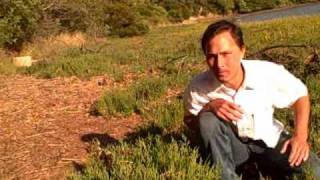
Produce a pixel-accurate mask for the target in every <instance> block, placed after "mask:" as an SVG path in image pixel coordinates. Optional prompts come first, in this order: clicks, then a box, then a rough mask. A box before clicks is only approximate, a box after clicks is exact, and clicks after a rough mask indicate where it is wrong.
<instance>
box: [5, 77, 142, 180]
mask: <svg viewBox="0 0 320 180" xmlns="http://www.w3.org/2000/svg"><path fill="white" fill-rule="evenodd" d="M115 86H117V84H116V83H114V82H113V81H112V80H110V79H108V78H107V77H105V76H99V77H93V78H91V79H90V80H80V79H78V78H76V77H71V78H54V79H37V78H34V77H32V76H23V75H15V76H0V179H64V178H65V177H66V175H67V174H68V173H70V171H71V170H72V169H73V168H72V162H74V161H84V160H85V158H86V155H87V153H88V152H87V149H88V146H89V144H90V141H91V140H92V139H94V138H99V139H101V138H103V139H105V141H106V142H105V143H108V142H112V141H117V140H119V139H121V138H123V137H124V136H125V135H126V134H127V133H130V132H132V131H133V130H134V129H135V128H136V127H137V126H138V125H139V124H140V123H141V122H142V120H141V118H140V117H139V116H137V115H133V116H131V117H129V118H123V119H121V118H120V119H104V118H102V117H99V116H92V115H90V113H89V110H90V107H91V106H92V104H94V102H95V101H96V100H97V99H98V98H99V97H100V96H101V94H102V92H103V91H104V90H106V89H109V88H116V87H115Z"/></svg>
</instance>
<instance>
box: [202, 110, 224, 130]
mask: <svg viewBox="0 0 320 180" xmlns="http://www.w3.org/2000/svg"><path fill="white" fill-rule="evenodd" d="M199 124H200V132H201V134H208V135H213V134H216V133H221V132H222V129H224V126H225V124H224V123H223V122H222V121H221V120H220V119H219V118H217V116H216V115H215V114H213V113H212V112H203V113H201V114H200V120H199Z"/></svg>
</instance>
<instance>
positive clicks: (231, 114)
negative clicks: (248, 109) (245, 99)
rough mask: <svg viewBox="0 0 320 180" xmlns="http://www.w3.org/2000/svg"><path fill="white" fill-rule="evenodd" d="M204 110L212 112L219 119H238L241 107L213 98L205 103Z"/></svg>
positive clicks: (240, 114) (241, 112) (240, 115)
mask: <svg viewBox="0 0 320 180" xmlns="http://www.w3.org/2000/svg"><path fill="white" fill-rule="evenodd" d="M204 108H205V110H208V111H211V112H213V113H214V114H215V115H216V116H218V117H219V118H220V119H223V120H225V121H228V122H230V121H238V120H239V119H241V118H242V114H243V111H242V110H241V108H240V107H239V106H238V105H236V104H234V103H231V102H229V101H226V100H224V99H215V100H212V101H210V102H209V103H207V104H206V105H205V107H204Z"/></svg>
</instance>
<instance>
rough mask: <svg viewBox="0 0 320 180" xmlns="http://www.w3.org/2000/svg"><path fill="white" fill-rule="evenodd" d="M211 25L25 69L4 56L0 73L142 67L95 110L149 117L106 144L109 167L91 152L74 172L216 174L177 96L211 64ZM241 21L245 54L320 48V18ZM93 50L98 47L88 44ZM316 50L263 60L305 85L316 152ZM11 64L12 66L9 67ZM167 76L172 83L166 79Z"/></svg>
mask: <svg viewBox="0 0 320 180" xmlns="http://www.w3.org/2000/svg"><path fill="white" fill-rule="evenodd" d="M208 23H209V22H203V23H198V24H193V25H184V26H171V27H163V28H158V29H154V30H152V32H151V33H149V34H147V35H145V36H143V37H135V38H126V39H117V38H114V39H109V40H108V42H107V43H106V44H105V47H104V48H103V49H102V50H101V51H100V52H89V51H83V50H81V49H80V48H73V49H66V50H64V51H62V52H60V53H58V54H56V55H55V56H54V57H52V58H51V60H50V61H47V62H45V63H41V64H38V65H35V66H33V67H31V68H27V69H18V70H16V69H14V68H12V67H11V66H10V65H9V64H4V63H3V62H0V72H6V73H15V71H17V72H19V73H28V74H33V75H37V76H40V77H55V76H70V75H76V76H80V77H90V76H94V75H99V74H109V75H110V76H112V77H114V78H115V79H117V80H119V81H121V80H122V79H121V77H123V74H125V73H128V72H133V73H143V74H144V75H143V76H142V77H141V78H140V79H138V80H137V81H136V82H135V84H132V85H131V86H130V87H129V88H128V89H126V90H122V91H118V90H110V91H108V92H106V93H105V96H103V97H102V98H101V100H100V101H99V102H98V103H97V105H96V109H94V111H96V113H100V114H102V115H106V116H110V115H111V116H128V115H130V113H132V112H137V113H140V114H141V115H142V116H143V118H144V119H145V120H146V122H147V123H146V124H145V125H144V126H143V127H141V128H140V129H138V130H137V132H136V133H134V134H133V135H131V136H130V138H129V140H125V141H124V142H123V143H120V144H116V145H112V146H109V147H106V148H103V149H102V151H104V152H107V153H108V154H109V155H110V156H108V159H112V166H107V169H105V167H104V166H103V165H102V164H101V163H102V161H100V160H97V155H96V154H95V153H93V155H92V158H91V160H90V162H89V163H88V165H87V166H86V168H85V171H84V173H83V174H78V175H74V176H72V177H71V178H73V179H87V178H88V177H91V178H93V177H98V178H115V179H128V178H131V179H141V178H143V179H159V178H161V179H166V178H169V179H181V178H184V179H203V178H204V177H207V178H208V179H212V178H213V177H218V176H217V174H218V173H219V172H218V171H212V169H211V168H210V167H209V166H208V165H206V164H203V165H202V164H201V163H200V164H199V163H196V161H197V159H198V157H197V153H194V151H195V150H194V149H192V148H190V147H189V146H186V143H187V141H186V140H185V134H187V133H188V132H187V131H185V130H184V129H183V127H182V124H183V123H182V118H183V110H182V102H181V96H180V95H179V92H180V93H181V91H182V89H183V87H184V86H185V85H186V84H187V83H188V81H189V80H190V79H191V77H192V75H193V74H195V73H197V72H199V71H201V70H203V69H204V68H206V67H205V63H204V61H203V55H202V53H201V50H200V46H199V41H200V37H201V33H202V32H203V31H204V29H205V27H206V26H207V24H208ZM242 26H243V28H244V36H245V41H246V44H247V47H248V48H247V49H248V54H249V57H248V58H261V55H254V52H257V51H258V50H260V49H262V48H264V47H267V46H271V45H279V44H289V45H293V44H304V45H316V46H318V47H320V32H319V31H318V29H319V28H320V17H305V18H302V17H301V18H290V19H284V20H276V21H270V22H263V23H250V24H243V25H242ZM99 46H100V45H99ZM90 48H97V47H96V46H94V45H91V46H90ZM318 50H319V48H318ZM311 52H312V48H290V49H287V48H284V49H281V50H278V49H275V50H272V51H270V52H268V55H269V56H263V58H270V59H269V60H273V61H277V62H280V63H283V64H284V65H285V66H286V67H287V68H289V69H290V70H291V71H293V73H295V74H296V75H297V76H298V77H300V78H301V79H303V80H304V81H305V82H306V84H307V85H308V87H309V93H310V94H311V97H312V118H311V119H312V126H311V136H310V137H311V138H310V139H311V142H312V145H313V148H314V150H319V147H320V140H319V139H320V138H319V133H318V132H319V130H320V106H319V103H318V102H317V101H318V100H319V99H320V87H319V86H318V85H317V84H319V83H320V77H319V74H317V73H315V74H311V75H309V74H308V71H307V70H308V69H306V68H305V66H304V64H303V60H304V59H305V58H306V57H307V56H308V55H309V54H310V53H311ZM9 66H10V71H6V69H7V68H6V67H9ZM8 69H9V68H8ZM306 72H307V73H306ZM163 79H165V80H166V81H167V83H163V81H161V80H163ZM168 88H170V89H175V90H176V91H178V93H177V94H178V95H173V96H168V92H167V91H166V89H168ZM151 89H152V91H150V90H151ZM277 117H280V118H281V120H282V121H283V122H284V123H285V124H286V125H287V126H288V127H289V128H290V127H292V121H290V119H291V118H292V114H291V113H290V112H289V111H287V110H282V111H279V112H277ZM192 152H193V153H192ZM189 154H192V155H189ZM190 167H192V168H190ZM106 171H107V172H108V174H106V173H105V172H106ZM209 177H212V178H209ZM217 179H218V178H217Z"/></svg>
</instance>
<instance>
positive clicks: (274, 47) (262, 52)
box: [250, 44, 316, 56]
mask: <svg viewBox="0 0 320 180" xmlns="http://www.w3.org/2000/svg"><path fill="white" fill-rule="evenodd" d="M277 48H316V46H312V45H304V44H300V45H290V44H287V45H286V44H284V45H274V46H268V47H265V48H263V49H261V50H259V51H257V52H255V53H253V54H251V55H250V56H252V55H253V56H257V55H262V54H265V53H264V52H266V51H269V50H271V49H277Z"/></svg>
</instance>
